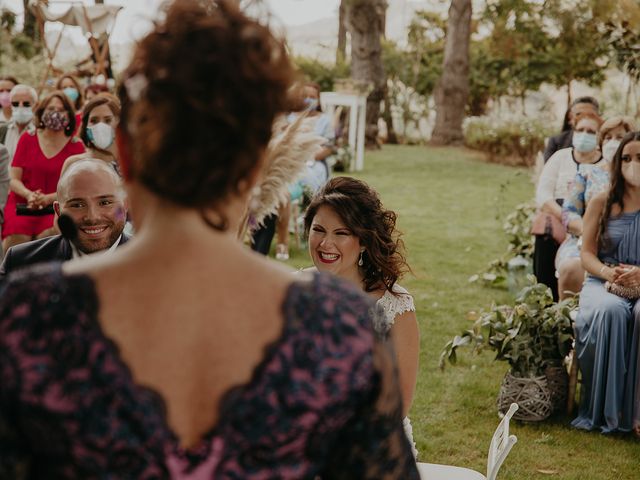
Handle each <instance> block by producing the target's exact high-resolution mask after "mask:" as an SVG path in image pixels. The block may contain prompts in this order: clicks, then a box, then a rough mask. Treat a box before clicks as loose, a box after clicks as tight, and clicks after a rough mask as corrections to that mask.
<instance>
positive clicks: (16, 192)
mask: <svg viewBox="0 0 640 480" xmlns="http://www.w3.org/2000/svg"><path fill="white" fill-rule="evenodd" d="M35 117H36V120H35V124H36V132H35V133H32V134H26V135H22V137H20V140H19V141H18V147H17V148H16V153H15V156H14V157H13V162H12V164H11V172H10V176H11V183H10V190H11V192H10V193H9V198H8V199H7V205H6V208H5V224H4V228H3V229H2V244H3V247H4V251H7V250H8V249H9V247H12V246H14V245H18V244H20V243H24V242H28V241H29V240H35V239H36V238H43V237H47V236H49V235H52V234H54V232H55V230H54V229H53V207H52V205H53V202H54V201H55V200H56V187H57V184H58V180H59V178H60V172H61V170H62V165H63V164H64V161H65V160H66V159H67V158H68V157H70V156H71V155H76V154H79V153H82V152H84V146H83V145H82V142H81V141H79V140H77V139H76V138H74V137H73V132H74V130H75V128H76V121H75V115H74V111H73V107H72V106H71V104H70V103H69V100H68V99H67V97H66V95H65V94H64V93H63V92H61V91H55V92H53V93H51V94H50V95H49V96H47V97H46V98H45V99H44V100H42V102H40V104H39V106H38V108H37V109H36V113H35Z"/></svg>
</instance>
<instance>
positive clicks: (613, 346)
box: [572, 132, 640, 434]
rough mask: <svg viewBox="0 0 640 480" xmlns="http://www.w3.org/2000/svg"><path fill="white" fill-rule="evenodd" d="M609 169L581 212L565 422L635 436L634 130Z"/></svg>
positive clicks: (637, 179)
mask: <svg viewBox="0 0 640 480" xmlns="http://www.w3.org/2000/svg"><path fill="white" fill-rule="evenodd" d="M610 174H611V186H610V187H609V189H608V191H607V192H603V193H600V194H599V195H596V196H595V197H593V198H592V199H591V201H590V202H589V204H588V205H587V210H586V212H585V215H584V233H583V236H582V239H583V243H582V252H581V257H582V265H583V267H584V269H585V270H586V271H587V273H588V275H587V279H586V280H585V282H584V286H583V287H582V292H581V293H580V309H579V312H578V316H577V318H576V325H575V329H576V355H577V357H578V360H579V365H580V370H581V372H582V391H581V393H580V410H579V412H578V417H577V418H576V419H575V420H573V422H572V425H573V426H574V427H577V428H581V429H585V430H600V431H602V432H604V433H610V432H628V431H630V430H632V429H633V428H635V432H636V434H640V417H639V415H638V414H639V413H640V412H639V411H638V406H639V403H638V402H639V395H640V391H639V390H638V389H637V388H636V387H635V383H636V375H637V372H638V340H639V338H640V302H639V301H638V299H639V298H640V268H639V266H640V248H639V247H640V132H631V133H629V134H627V135H626V136H625V137H624V138H623V139H622V142H621V143H620V145H619V147H618V149H617V151H616V153H615V155H614V157H613V161H612V164H611V171H610ZM634 408H635V410H636V413H635V417H634V413H633V412H634Z"/></svg>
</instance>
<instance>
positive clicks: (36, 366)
mask: <svg viewBox="0 0 640 480" xmlns="http://www.w3.org/2000/svg"><path fill="white" fill-rule="evenodd" d="M34 285H36V286H37V288H34ZM1 293H2V295H1V296H0V452H1V453H0V478H12V479H22V478H29V479H67V478H68V479H75V478H85V479H93V478H123V479H124V478H131V479H134V478H135V479H169V478H171V479H194V480H195V479H205V478H206V479H240V478H252V479H275V478H279V479H294V478H295V479H315V478H318V477H319V478H331V479H333V478H337V479H342V478H344V479H347V478H351V479H352V478H367V479H374V478H375V479H395V478H407V479H418V478H419V476H418V473H417V470H416V466H415V461H414V458H413V456H412V455H411V448H410V445H409V443H408V442H407V439H406V436H405V435H404V431H403V428H402V419H401V401H400V395H399V387H398V384H397V379H396V377H395V375H394V362H393V356H392V352H391V351H390V350H389V349H388V348H387V347H386V345H385V344H384V343H381V342H379V341H377V340H376V335H375V334H374V332H373V330H372V328H371V307H372V304H371V302H370V301H369V300H368V299H367V298H366V297H365V296H363V295H362V293H361V292H358V291H357V290H355V289H354V288H352V287H351V286H349V285H347V284H345V283H343V282H341V281H340V280H337V279H335V278H332V277H329V276H325V275H322V274H317V275H315V276H314V278H313V281H311V282H308V281H304V282H302V281H300V282H294V283H292V284H291V286H290V287H289V289H288V292H287V294H286V296H285V301H284V303H283V305H282V312H283V317H284V326H283V332H282V335H281V337H280V338H279V339H278V340H277V341H276V342H274V343H273V344H271V345H270V346H269V347H268V348H267V350H266V352H265V354H264V357H263V361H262V362H260V363H259V364H258V365H257V366H256V368H255V370H254V374H253V377H252V379H251V381H250V382H249V383H247V384H245V385H242V386H240V387H238V388H233V389H231V390H229V391H228V392H227V393H226V394H225V395H224V396H223V398H222V399H221V401H220V414H219V418H220V421H219V422H218V424H217V425H216V427H215V428H214V429H212V430H211V431H210V432H209V433H207V434H206V435H205V436H204V438H203V439H202V441H201V442H200V444H199V446H198V448H194V449H189V450H184V449H181V448H180V447H179V445H178V441H177V439H176V438H175V436H174V435H173V434H172V433H171V430H170V429H169V428H168V426H167V421H166V406H165V404H164V401H163V398H162V396H161V395H159V394H158V393H157V392H155V391H154V390H152V389H150V388H146V387H143V386H141V385H138V384H136V383H135V381H134V379H133V378H132V375H131V372H130V371H129V369H128V367H127V365H126V364H125V363H124V362H123V361H122V359H121V357H120V356H119V352H118V346H117V345H116V344H115V343H114V342H112V341H111V340H110V339H109V338H107V337H105V335H104V334H103V333H102V330H101V328H100V325H99V322H98V318H99V311H100V308H99V304H100V302H99V298H98V297H97V294H96V290H95V285H94V282H93V280H92V279H91V278H90V277H88V276H86V275H75V276H67V275H64V274H63V273H62V271H61V269H60V266H59V265H53V266H46V267H39V268H38V269H37V270H34V271H31V272H27V273H23V272H19V273H18V274H15V275H14V276H12V277H11V278H10V281H9V283H8V284H5V285H4V286H3V287H2V292H1ZM212 321H215V315H213V318H212ZM152 349H153V346H150V350H152ZM154 353H155V354H157V352H154Z"/></svg>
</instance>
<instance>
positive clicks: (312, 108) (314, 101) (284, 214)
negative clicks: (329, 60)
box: [275, 83, 336, 261]
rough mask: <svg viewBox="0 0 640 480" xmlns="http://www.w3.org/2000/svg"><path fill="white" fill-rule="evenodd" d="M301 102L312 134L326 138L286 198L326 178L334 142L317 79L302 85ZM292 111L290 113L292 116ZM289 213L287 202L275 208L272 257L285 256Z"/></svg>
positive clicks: (315, 188)
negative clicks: (274, 250) (312, 123)
mask: <svg viewBox="0 0 640 480" xmlns="http://www.w3.org/2000/svg"><path fill="white" fill-rule="evenodd" d="M302 102H303V107H304V110H305V111H306V112H307V115H308V117H309V118H312V119H314V120H315V124H314V132H315V133H316V135H318V136H320V137H323V138H325V139H326V142H325V143H324V144H323V145H322V147H321V148H320V149H319V150H318V151H317V152H316V153H315V155H314V156H313V158H310V159H309V160H308V161H307V171H306V172H305V173H304V175H303V176H302V178H300V180H299V181H298V182H296V183H294V184H293V185H291V187H290V188H289V192H290V199H291V200H296V199H297V198H300V197H301V196H302V195H303V193H304V191H305V190H306V191H308V192H310V193H311V194H312V195H313V194H315V193H316V192H317V191H318V190H320V188H322V187H323V186H324V184H325V183H327V180H329V173H330V172H329V165H328V164H327V159H328V158H329V157H330V156H331V154H332V153H333V150H334V146H335V137H336V136H335V131H334V129H333V121H332V119H331V117H330V116H329V115H327V114H326V113H323V112H322V108H321V107H320V85H318V84H317V83H307V84H305V85H304V86H303V88H302ZM295 117H296V114H295V113H293V114H291V115H290V118H291V119H295ZM290 217H291V205H290V203H287V204H286V205H282V206H281V207H280V209H279V210H278V222H277V225H276V229H275V232H276V235H277V242H278V243H277V244H276V259H277V260H283V261H284V260H288V259H289V220H290Z"/></svg>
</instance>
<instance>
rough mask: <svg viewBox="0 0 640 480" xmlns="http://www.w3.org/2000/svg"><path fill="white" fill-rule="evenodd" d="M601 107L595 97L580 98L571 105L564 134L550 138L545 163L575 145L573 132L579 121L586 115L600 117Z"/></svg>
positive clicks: (564, 124) (566, 117)
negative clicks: (559, 152)
mask: <svg viewBox="0 0 640 480" xmlns="http://www.w3.org/2000/svg"><path fill="white" fill-rule="evenodd" d="M599 109H600V105H599V104H598V101H597V100H596V99H595V98H593V97H579V98H576V99H575V100H574V101H573V102H572V103H571V108H569V110H568V111H567V113H565V116H564V122H563V124H562V133H560V134H558V135H556V136H555V137H551V138H549V141H548V142H547V148H545V150H544V161H545V163H546V162H547V160H549V159H550V158H551V155H553V154H554V153H556V152H557V151H558V150H562V149H563V148H569V147H571V146H572V145H573V132H574V128H575V126H576V123H577V122H578V120H580V117H581V116H582V115H584V114H585V113H589V114H593V115H599V113H600V112H599Z"/></svg>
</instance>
